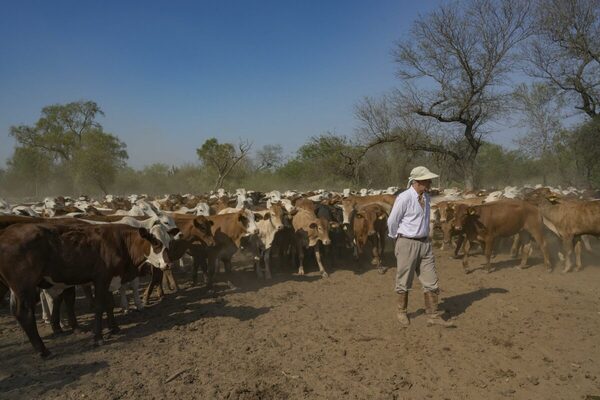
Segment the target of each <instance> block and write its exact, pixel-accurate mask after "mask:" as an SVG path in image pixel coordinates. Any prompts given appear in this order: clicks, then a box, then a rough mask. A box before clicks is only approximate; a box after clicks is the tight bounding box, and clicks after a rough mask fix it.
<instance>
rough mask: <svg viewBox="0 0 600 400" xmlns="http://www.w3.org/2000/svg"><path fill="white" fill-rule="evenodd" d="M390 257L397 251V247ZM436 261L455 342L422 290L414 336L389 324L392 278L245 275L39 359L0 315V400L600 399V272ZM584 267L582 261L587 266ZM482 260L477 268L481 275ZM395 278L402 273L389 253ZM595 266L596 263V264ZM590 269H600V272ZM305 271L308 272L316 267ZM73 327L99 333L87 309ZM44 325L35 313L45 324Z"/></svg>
mask: <svg viewBox="0 0 600 400" xmlns="http://www.w3.org/2000/svg"><path fill="white" fill-rule="evenodd" d="M388 247H390V246H388ZM449 255H450V253H449V252H447V251H440V250H436V256H437V266H438V272H439V275H440V280H441V284H442V290H443V292H442V294H441V298H442V307H443V308H444V309H446V310H447V311H448V314H449V315H450V316H451V317H452V318H453V319H454V321H455V322H456V324H457V328H454V329H444V328H440V327H428V326H427V325H426V317H425V315H424V310H423V296H422V294H421V290H420V286H419V284H418V281H415V285H414V287H415V289H414V291H412V292H411V294H410V300H409V316H410V317H411V320H412V324H411V326H410V327H409V328H408V329H405V330H402V329H401V328H400V327H399V325H398V323H397V322H396V319H395V302H396V298H395V294H394V292H393V290H392V289H393V281H394V275H395V269H390V270H389V271H388V272H387V273H386V274H385V275H380V274H379V273H378V272H377V271H375V270H372V269H370V268H366V265H367V263H364V265H365V269H364V270H362V271H357V270H356V268H355V265H353V264H352V263H351V262H347V263H345V265H348V267H347V268H337V269H335V270H333V271H332V273H331V276H330V277H329V278H328V279H322V278H320V277H319V276H318V275H317V274H316V273H314V272H313V273H310V274H308V275H307V276H304V277H300V276H296V275H292V274H291V271H290V270H288V269H285V270H283V271H281V270H276V273H275V276H274V279H273V280H272V281H270V282H259V281H257V279H256V278H255V276H254V274H253V272H252V271H250V270H248V269H238V270H236V271H235V272H234V273H233V275H232V277H231V281H230V282H231V283H232V284H231V285H229V284H227V283H226V282H225V281H223V279H222V281H221V282H220V283H219V284H218V286H217V288H218V290H217V295H216V296H208V295H207V293H206V290H205V289H204V288H203V287H190V286H189V285H188V283H187V280H188V279H187V275H186V273H185V272H184V271H180V272H178V275H177V277H178V279H179V282H180V283H181V286H182V288H181V290H180V291H179V292H177V293H175V294H170V295H167V296H166V297H165V298H164V299H163V300H162V301H161V302H154V303H153V304H152V305H151V306H150V307H149V308H147V309H146V310H144V311H143V312H142V313H133V314H129V315H122V314H117V321H118V322H119V323H120V326H121V328H122V332H121V333H120V334H118V335H113V336H112V337H107V340H106V341H105V344H104V345H103V346H100V347H93V346H92V336H91V333H86V334H70V335H63V336H59V337H56V338H52V335H51V330H50V327H49V326H48V325H44V324H41V323H40V325H39V326H40V332H41V335H42V338H43V339H44V340H45V342H46V344H47V346H48V348H49V349H50V350H51V351H52V352H53V354H54V357H53V358H51V359H49V360H45V361H43V360H41V359H39V358H38V357H37V356H36V355H35V354H34V353H33V351H32V348H31V346H30V344H29V342H28V341H26V339H25V336H24V334H23V333H22V331H21V329H20V327H18V325H17V323H16V321H15V320H14V319H13V318H12V317H11V316H10V315H9V313H8V309H7V307H6V305H3V306H2V308H1V309H0V360H1V362H0V397H1V398H11V399H13V398H14V399H38V398H61V399H65V398H68V399H75V398H77V399H85V398H91V399H130V398H144V399H151V398H155V399H162V398H175V399H191V398H195V399H213V398H214V399H298V398H306V399H335V398H351V399H354V398H356V399H426V398H431V399H481V398H488V399H504V398H515V399H594V398H597V397H596V396H600V289H599V286H600V260H598V259H596V260H594V259H593V258H590V259H588V260H587V263H588V266H587V267H586V268H585V269H584V270H583V271H582V272H578V273H570V274H566V275H565V274H562V273H560V272H559V271H560V269H559V268H556V269H555V272H554V273H551V274H548V273H546V272H544V268H543V266H542V265H541V264H540V261H541V260H540V259H539V258H536V259H535V260H533V261H534V262H535V263H536V265H535V266H533V267H532V268H529V269H527V270H523V271H520V270H517V269H515V268H513V267H514V266H515V265H516V264H517V261H516V260H511V259H510V258H509V257H508V256H506V255H499V256H498V257H496V259H495V260H494V263H495V264H496V266H497V267H498V270H497V271H496V272H494V273H490V274H487V273H485V272H484V271H482V270H481V269H478V270H475V271H474V272H472V273H471V274H469V275H465V274H464V273H463V271H462V267H461V264H460V261H457V260H452V259H450V258H449ZM588 258H589V257H588ZM482 260H483V257H482V256H477V257H474V258H473V259H472V261H473V262H472V266H473V267H476V266H478V265H480V264H481V262H482ZM385 262H386V264H387V265H390V266H392V265H394V259H393V256H392V255H391V254H388V255H387V257H386V260H385ZM590 262H591V264H592V265H589V264H590ZM594 264H595V265H594ZM309 270H312V271H315V270H316V268H314V267H313V268H311V269H309ZM80 308H82V310H81V311H80V312H81V313H84V314H83V315H81V313H80V317H79V319H80V321H81V322H82V324H83V325H84V326H88V327H91V322H92V320H91V314H85V310H83V308H85V303H84V302H81V306H80ZM39 315H40V314H39V313H38V316H39Z"/></svg>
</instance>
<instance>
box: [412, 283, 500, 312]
mask: <svg viewBox="0 0 600 400" xmlns="http://www.w3.org/2000/svg"><path fill="white" fill-rule="evenodd" d="M505 293H508V290H506V289H504V288H482V289H478V290H474V291H472V292H468V293H462V294H458V295H455V296H450V297H446V298H444V299H443V300H442V302H441V303H440V304H439V308H440V309H441V310H444V311H445V312H446V314H447V315H448V316H449V317H456V316H458V315H460V314H463V313H464V312H465V311H466V310H467V308H469V307H470V306H471V305H472V304H473V303H475V302H476V301H480V300H483V299H485V298H486V297H488V296H489V295H491V294H505ZM423 314H425V310H424V309H422V308H420V309H418V310H417V311H415V312H413V313H409V317H411V318H414V317H418V316H419V315H423Z"/></svg>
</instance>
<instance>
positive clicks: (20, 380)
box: [0, 354, 108, 398]
mask: <svg viewBox="0 0 600 400" xmlns="http://www.w3.org/2000/svg"><path fill="white" fill-rule="evenodd" d="M21 355H22V354H21ZM107 367H108V363H107V362H106V361H97V362H91V363H76V364H66V365H65V364H61V365H56V366H54V367H52V368H47V367H44V368H35V366H34V365H30V364H29V363H27V362H24V363H21V364H20V365H19V366H17V367H16V368H15V369H14V370H13V372H12V373H11V375H10V376H8V377H6V378H4V379H2V380H0V393H2V397H4V396H6V397H5V398H11V397H13V398H18V397H19V391H21V390H28V389H29V388H33V387H35V389H36V391H37V392H38V395H44V394H45V393H46V392H48V391H49V390H52V389H61V388H63V387H64V386H66V385H69V384H71V383H73V382H76V381H78V380H80V379H85V376H86V375H90V374H95V373H96V372H98V371H100V370H102V369H105V368H107ZM36 370H37V371H36ZM32 371H35V372H32ZM13 391H14V393H13V394H11V392H13Z"/></svg>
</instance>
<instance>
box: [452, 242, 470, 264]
mask: <svg viewBox="0 0 600 400" xmlns="http://www.w3.org/2000/svg"><path fill="white" fill-rule="evenodd" d="M467 243H469V241H468V240H465V235H458V240H457V242H456V247H454V258H458V253H459V251H460V249H461V247H462V250H463V253H464V255H465V256H467V257H468V255H469V254H468V253H469V250H470V249H471V243H469V245H468V246H467V245H466V244H467ZM463 266H464V263H463Z"/></svg>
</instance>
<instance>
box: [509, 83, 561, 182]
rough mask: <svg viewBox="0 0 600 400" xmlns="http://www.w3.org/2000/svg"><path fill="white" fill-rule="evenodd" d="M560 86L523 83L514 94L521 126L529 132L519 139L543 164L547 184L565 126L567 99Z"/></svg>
mask: <svg viewBox="0 0 600 400" xmlns="http://www.w3.org/2000/svg"><path fill="white" fill-rule="evenodd" d="M558 92H559V89H558V88H557V87H555V86H550V85H548V84H545V83H534V84H532V85H530V86H527V85H525V84H521V85H519V86H518V87H517V89H516V90H515V92H514V93H513V99H514V101H515V107H516V109H517V110H518V112H519V113H520V121H519V122H520V126H522V127H524V128H526V129H527V133H526V134H525V135H523V136H521V137H520V138H518V139H517V140H516V142H517V143H518V144H519V146H520V148H521V149H522V150H523V151H524V152H525V153H526V154H527V155H529V156H530V157H533V158H536V159H538V160H539V161H540V162H541V163H542V177H543V184H544V185H546V184H547V176H548V173H549V172H550V170H551V164H552V160H551V157H552V153H553V151H554V138H555V136H556V134H557V133H558V132H559V131H560V130H561V129H562V122H561V121H562V120H563V117H564V116H563V112H562V110H563V108H564V101H563V98H562V97H561V96H560V95H559V93H558Z"/></svg>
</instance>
